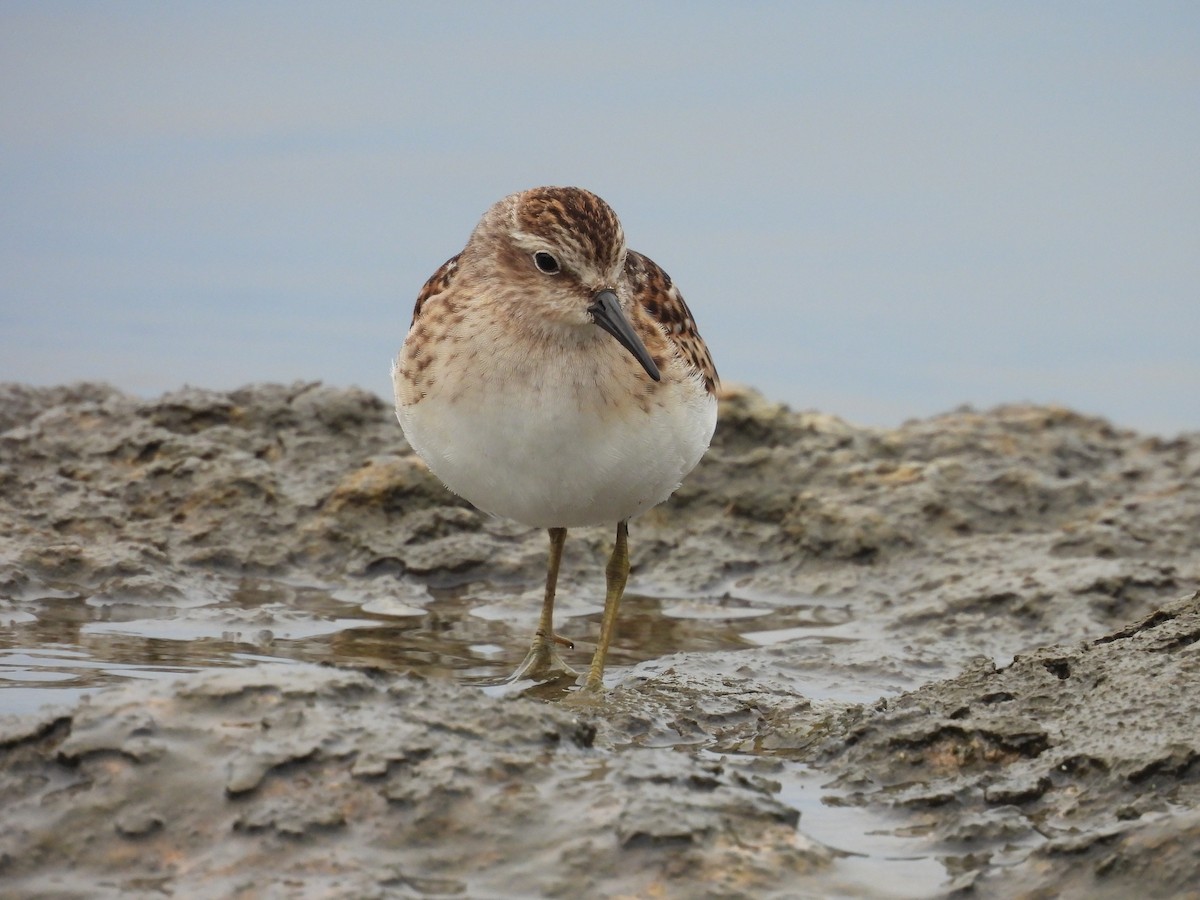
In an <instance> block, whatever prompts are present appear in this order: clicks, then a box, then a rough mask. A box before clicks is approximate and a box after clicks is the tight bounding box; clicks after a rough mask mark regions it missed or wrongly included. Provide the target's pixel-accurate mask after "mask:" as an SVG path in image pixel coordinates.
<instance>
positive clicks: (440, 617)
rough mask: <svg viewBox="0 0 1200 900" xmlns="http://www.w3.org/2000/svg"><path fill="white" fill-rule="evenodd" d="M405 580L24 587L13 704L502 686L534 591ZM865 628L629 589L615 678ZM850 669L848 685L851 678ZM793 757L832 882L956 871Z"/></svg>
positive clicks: (588, 647) (881, 888)
mask: <svg viewBox="0 0 1200 900" xmlns="http://www.w3.org/2000/svg"><path fill="white" fill-rule="evenodd" d="M395 594H396V596H390V594H389V592H386V591H385V592H384V593H382V594H380V593H379V592H378V589H377V588H372V589H371V590H364V592H362V593H355V592H352V591H347V590H345V589H327V588H323V587H319V586H311V585H298V584H292V583H288V582H285V581H273V580H264V579H246V580H244V581H242V582H240V583H239V584H238V585H237V586H236V589H234V590H232V591H230V590H225V591H218V590H214V591H212V592H211V593H207V594H206V593H204V592H199V593H197V594H195V595H189V596H188V597H187V598H185V599H183V600H182V601H181V600H180V599H179V598H172V599H170V600H168V601H162V602H158V601H156V599H155V598H154V597H132V598H131V597H108V596H103V595H96V596H91V597H85V596H82V595H80V594H78V593H74V592H72V591H70V590H69V589H63V590H43V591H41V592H39V593H38V594H36V595H31V596H26V597H21V598H14V600H18V599H19V603H18V602H13V601H10V602H9V605H6V606H3V607H0V624H2V625H4V626H5V627H3V628H2V629H0V714H4V713H27V712H32V711H34V710H36V709H38V708H41V707H45V706H49V705H60V704H61V705H70V704H73V703H75V702H76V701H77V700H78V699H79V698H80V697H81V696H83V695H84V694H86V693H87V692H89V691H92V690H95V689H97V688H101V687H104V686H106V685H111V684H115V683H118V682H121V681H124V680H127V679H154V678H171V677H176V676H178V675H180V674H185V673H188V672H195V671H199V670H202V669H207V668H213V667H226V666H247V665H253V664H255V663H259V662H264V661H272V662H279V661H296V662H310V663H311V662H327V663H332V664H335V665H341V666H370V667H378V668H382V669H385V670H390V671H399V670H413V671H416V672H419V673H423V674H427V675H431V676H441V677H453V678H457V679H460V680H465V681H470V682H472V683H483V684H496V683H498V682H502V681H503V680H504V679H505V678H506V676H508V675H509V674H510V673H511V672H512V671H513V669H514V668H515V667H516V665H517V664H518V663H519V662H520V661H521V659H522V657H523V656H524V652H525V650H526V648H527V646H528V643H527V642H528V640H529V637H530V635H531V633H532V631H533V628H534V627H535V624H536V623H535V618H536V614H537V608H538V597H537V596H536V595H535V594H529V595H527V596H526V595H522V596H520V597H514V596H512V593H511V592H508V593H506V592H505V591H504V590H502V589H499V588H497V587H495V586H492V585H488V584H483V583H478V584H471V585H465V586H459V587H455V588H453V589H444V590H434V591H426V590H425V589H424V588H415V589H414V588H412V587H411V586H399V585H398V586H397V590H396V592H395ZM599 619H600V606H599V604H598V603H592V604H588V603H585V602H578V601H577V602H572V601H570V600H565V601H564V602H563V603H562V609H561V611H560V616H559V621H558V622H557V623H556V624H557V630H558V631H559V633H560V634H561V635H563V636H564V637H566V638H568V639H570V640H572V641H574V642H575V644H576V646H575V648H574V649H573V650H564V651H563V656H564V659H566V661H567V662H568V663H569V664H571V665H573V666H575V667H576V668H577V669H580V670H583V669H584V668H586V666H587V663H588V661H589V660H590V656H591V651H592V649H593V644H592V641H593V640H594V638H595V635H596V633H597V632H598V629H599ZM862 627H863V626H862V623H860V622H857V621H856V620H855V619H854V616H853V613H852V611H851V610H850V609H849V608H847V607H845V606H829V605H826V604H824V603H821V602H805V601H803V600H801V599H791V600H780V598H767V597H752V596H750V597H748V596H739V595H737V594H736V593H734V592H727V593H723V594H722V595H721V596H698V597H658V596H649V595H647V594H639V593H633V592H630V593H628V594H627V595H626V597H625V600H624V602H623V603H622V607H621V615H620V622H619V627H618V633H617V637H616V639H615V642H614V645H613V647H612V648H611V651H610V655H609V666H610V671H609V675H610V681H616V680H619V679H620V677H621V673H622V671H623V670H624V669H625V668H626V667H629V666H632V665H635V664H637V663H641V662H644V661H646V660H652V659H656V658H658V657H663V656H668V655H670V654H675V653H681V652H692V653H695V652H705V651H728V650H735V649H743V648H752V647H771V646H775V645H782V644H785V643H789V642H790V643H793V644H795V645H797V646H799V647H802V646H804V645H805V643H806V642H809V643H811V642H839V643H840V642H854V641H858V640H863V639H865V638H866V637H868V636H867V635H866V634H864V633H863V631H862ZM871 637H874V638H876V639H877V638H878V637H879V636H878V635H873V636H871ZM779 677H780V678H788V677H789V676H788V675H786V674H781V675H780V676H779ZM793 677H794V678H795V681H796V683H795V684H791V685H788V686H791V687H795V688H796V689H797V690H799V691H801V692H802V693H804V694H805V695H806V696H810V697H821V698H822V699H840V700H844V701H855V702H857V701H860V700H863V699H873V698H874V697H878V696H880V695H881V694H884V693H888V692H889V691H890V690H892V689H894V685H893V684H892V683H891V682H890V681H889V679H888V678H885V677H884V676H883V675H882V674H880V676H879V677H878V679H873V678H871V677H870V676H869V675H868V677H867V679H866V681H865V682H864V681H863V679H862V677H861V676H859V677H856V678H855V679H851V680H850V681H846V680H844V679H843V680H842V681H841V682H838V681H837V680H833V681H830V682H829V683H828V684H827V685H826V686H825V687H824V689H822V686H821V685H820V684H818V683H813V682H812V681H811V680H810V679H808V678H801V677H800V676H798V675H796V676H793ZM893 680H894V679H893ZM801 681H803V682H804V683H803V684H801V683H800V682H801ZM851 682H852V683H853V686H852V687H850V688H848V689H847V690H846V691H845V692H844V694H843V695H842V696H839V688H838V686H837V685H838V684H839V683H840V684H850V683H851ZM783 766H784V768H783V772H782V775H781V776H780V777H779V779H778V780H779V781H780V783H781V791H780V798H781V799H782V800H783V801H784V802H786V803H787V804H789V805H791V806H794V807H795V808H797V809H798V810H799V811H800V813H801V821H800V826H799V828H800V831H801V832H802V833H803V834H805V835H806V836H808V837H810V838H812V839H815V840H817V841H819V842H820V843H823V844H825V845H826V846H829V847H831V848H834V849H836V850H838V851H839V852H840V853H841V854H842V855H841V856H840V859H839V861H838V863H837V866H836V869H835V871H834V872H833V873H825V874H824V875H822V876H820V878H819V893H820V895H822V896H830V897H833V896H847V897H850V896H855V897H858V896H877V897H915V896H922V895H927V894H929V893H931V892H933V891H935V890H936V888H937V887H938V886H939V885H941V884H943V883H944V882H945V881H946V878H947V870H946V868H945V866H944V865H943V864H942V863H941V862H939V860H938V855H937V853H936V852H935V851H936V848H932V847H929V846H927V845H925V844H924V843H923V842H922V840H921V839H920V836H919V835H912V834H905V833H903V832H901V831H898V830H897V829H898V828H899V827H900V826H899V824H898V820H897V821H889V820H886V819H884V818H881V817H880V815H879V814H878V813H874V812H871V811H868V810H865V809H861V808H857V807H853V806H848V805H844V804H841V803H839V802H838V795H837V792H836V791H834V790H832V789H830V788H827V787H825V786H824V785H823V784H822V779H821V776H820V774H819V773H814V772H811V771H810V770H808V769H807V768H806V767H804V766H803V765H801V764H798V763H792V762H784V763H783ZM814 886H815V885H814Z"/></svg>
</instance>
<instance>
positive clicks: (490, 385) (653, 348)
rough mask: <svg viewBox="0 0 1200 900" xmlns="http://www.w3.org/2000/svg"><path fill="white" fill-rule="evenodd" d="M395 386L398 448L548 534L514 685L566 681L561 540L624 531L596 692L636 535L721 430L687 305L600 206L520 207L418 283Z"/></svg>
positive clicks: (555, 191) (708, 362) (596, 666)
mask: <svg viewBox="0 0 1200 900" xmlns="http://www.w3.org/2000/svg"><path fill="white" fill-rule="evenodd" d="M392 376H393V384H394V387H395V392H396V413H397V416H398V417H399V419H400V424H401V426H402V427H403V429H404V432H405V435H406V436H407V437H408V439H409V443H410V444H412V446H413V448H414V449H415V450H416V451H417V453H419V454H420V455H421V457H422V458H423V459H424V460H425V461H426V462H427V463H428V465H429V467H430V469H432V470H433V472H434V473H435V474H436V475H437V476H438V477H439V478H441V479H442V481H443V482H444V483H445V484H446V486H447V487H449V488H450V489H451V490H452V491H454V492H455V493H458V494H460V495H461V496H463V497H465V498H466V499H467V500H469V501H471V502H472V503H473V504H475V505H476V506H477V507H479V508H480V509H482V510H484V511H486V512H490V513H493V514H496V515H501V516H506V517H508V518H513V519H516V520H517V521H520V522H524V523H526V524H529V525H535V526H539V527H544V528H547V529H548V530H549V533H550V546H551V558H550V565H549V567H548V572H547V581H546V596H545V600H544V602H543V606H542V617H541V621H540V624H539V628H538V631H537V634H536V636H535V637H534V641H533V646H532V648H531V649H530V652H529V654H528V655H527V656H526V659H525V662H524V663H522V665H521V667H520V668H519V669H518V672H517V675H516V676H514V677H525V676H528V677H534V678H539V679H540V678H546V677H550V676H555V675H560V674H563V673H565V672H569V671H570V670H569V669H568V668H567V666H565V664H563V662H562V661H561V659H559V656H558V653H557V651H556V650H555V649H554V641H555V638H554V633H553V627H552V616H553V605H554V592H555V583H556V581H557V573H558V564H559V560H560V558H561V553H562V544H563V540H564V539H565V536H566V529H567V528H569V527H575V526H578V525H586V524H602V523H606V522H607V523H612V522H616V523H617V541H616V545H615V547H614V550H613V554H612V557H611V558H610V560H609V565H608V569H607V580H608V591H607V595H606V598H605V611H604V617H603V620H602V623H601V635H600V640H599V642H598V644H597V648H596V652H595V654H594V656H593V659H592V665H591V667H590V669H589V671H588V676H587V681H586V684H585V687H587V688H588V689H592V690H594V689H597V688H599V687H600V685H601V683H602V677H603V668H604V658H605V655H606V653H607V649H608V645H609V642H610V641H611V639H612V634H613V630H614V626H615V621H616V614H617V608H618V605H619V603H620V599H621V595H622V593H623V591H624V585H625V580H626V578H627V576H628V572H629V559H628V551H627V543H626V536H627V522H628V520H629V519H630V518H631V517H633V516H636V515H638V514H640V513H642V512H644V511H645V510H647V509H649V508H650V507H652V506H654V505H656V504H658V503H661V502H662V501H663V500H665V499H666V498H667V497H668V496H670V494H671V493H672V492H673V491H674V490H675V488H677V487H678V486H679V483H680V481H681V480H682V478H683V476H684V475H686V474H687V473H688V472H689V471H690V470H691V469H692V468H693V467H694V466H695V465H696V463H697V462H698V461H699V459H700V457H701V456H702V455H703V453H704V450H705V449H706V448H707V446H708V442H709V439H710V438H711V436H712V431H713V427H714V426H715V423H716V397H715V392H716V387H717V373H716V369H715V367H714V366H713V362H712V357H711V356H710V355H709V352H708V348H707V346H706V345H705V343H704V340H703V339H702V338H701V337H700V334H699V332H698V331H697V329H696V324H695V320H694V319H693V318H692V314H691V310H689V309H688V306H687V304H686V303H685V302H684V300H683V297H682V295H681V294H680V293H679V291H678V290H677V289H676V287H675V286H674V284H673V283H672V282H671V279H670V277H669V276H668V275H667V274H666V272H664V271H663V270H662V269H661V268H660V267H659V266H657V265H656V264H655V263H654V262H653V261H651V260H650V259H649V258H648V257H646V256H644V255H642V254H640V253H638V252H636V251H633V250H629V249H628V248H627V247H626V245H625V235H624V232H623V230H622V228H621V223H620V221H619V220H618V219H617V216H616V214H615V213H614V212H613V211H612V209H611V208H610V207H609V206H608V204H606V203H605V202H604V201H603V200H601V199H600V198H599V197H597V196H596V195H595V194H592V193H590V192H588V191H585V190H582V189H580V188H553V187H547V188H534V189H533V190H529V191H524V192H521V193H518V194H512V195H510V196H508V197H506V198H504V199H503V200H501V201H500V202H498V203H496V204H495V205H493V206H492V207H491V208H490V209H489V210H488V211H487V212H486V213H485V214H484V216H483V218H482V219H481V220H480V222H479V224H478V225H477V226H476V228H475V230H474V231H473V232H472V234H471V237H470V240H468V242H467V245H466V247H464V248H463V250H462V251H461V252H460V253H459V254H458V255H457V256H454V257H452V258H451V259H449V260H448V261H447V262H446V263H444V264H443V265H442V266H441V268H439V269H438V270H437V272H435V273H434V275H433V276H432V277H431V278H430V279H429V280H428V281H427V282H426V283H425V286H424V287H423V288H422V290H421V292H420V294H419V295H418V297H417V302H416V305H415V307H414V310H413V319H412V324H411V327H410V328H409V333H408V337H407V338H406V339H405V341H404V346H403V347H402V348H401V351H400V355H399V357H398V358H397V360H396V363H395V365H394V367H393V372H392Z"/></svg>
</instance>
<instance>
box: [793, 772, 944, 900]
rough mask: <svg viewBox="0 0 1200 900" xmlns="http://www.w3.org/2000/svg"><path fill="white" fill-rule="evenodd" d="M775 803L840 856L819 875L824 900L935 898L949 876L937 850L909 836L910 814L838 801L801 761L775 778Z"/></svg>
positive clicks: (822, 778) (822, 777)
mask: <svg viewBox="0 0 1200 900" xmlns="http://www.w3.org/2000/svg"><path fill="white" fill-rule="evenodd" d="M773 777H774V778H775V780H777V781H779V782H780V785H781V787H780V791H779V795H778V796H779V799H780V800H781V801H783V802H784V803H786V804H788V805H789V806H792V807H794V808H795V809H798V810H799V811H800V825H799V829H800V831H801V832H802V833H803V834H804V835H806V836H807V837H810V838H812V839H813V840H815V841H819V842H820V843H822V844H824V845H825V846H826V847H828V848H830V849H831V850H835V851H837V852H838V853H839V854H840V857H839V859H838V861H837V863H836V864H835V867H834V870H833V871H832V872H827V873H824V874H822V876H821V896H822V897H829V898H833V897H847V898H861V897H871V898H897V900H899V898H912V897H930V896H934V895H935V894H936V893H937V892H938V889H939V888H945V885H946V882H947V881H948V880H949V879H950V878H951V875H950V873H949V872H948V871H947V869H946V866H945V865H944V864H943V863H942V862H941V861H940V860H939V858H938V855H937V854H936V853H935V850H936V849H937V848H935V847H934V846H932V845H931V844H930V843H928V842H927V841H924V840H923V839H922V838H921V837H920V835H919V834H914V833H912V831H911V829H912V820H911V817H909V816H899V815H897V816H895V817H891V816H888V815H887V814H886V813H881V812H879V811H878V810H875V809H870V808H865V807H861V806H853V805H850V804H847V803H844V802H842V800H841V797H840V795H839V794H838V793H837V792H836V791H835V790H834V789H832V788H828V787H826V786H825V785H826V783H827V782H828V781H829V777H828V776H827V775H823V774H822V773H820V772H814V771H812V770H810V769H808V768H807V767H806V766H803V765H801V764H799V763H791V764H788V765H787V766H786V767H785V769H784V770H783V772H781V773H779V774H778V775H775V776H773Z"/></svg>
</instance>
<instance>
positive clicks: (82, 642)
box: [0, 579, 850, 713]
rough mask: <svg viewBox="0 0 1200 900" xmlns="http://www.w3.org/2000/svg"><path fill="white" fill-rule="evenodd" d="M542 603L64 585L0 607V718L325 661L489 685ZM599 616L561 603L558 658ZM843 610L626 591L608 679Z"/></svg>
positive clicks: (455, 596)
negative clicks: (157, 685) (107, 692)
mask: <svg viewBox="0 0 1200 900" xmlns="http://www.w3.org/2000/svg"><path fill="white" fill-rule="evenodd" d="M537 608H538V601H537V598H536V596H535V595H532V594H531V595H528V596H525V595H519V596H518V595H514V594H512V593H511V592H510V593H508V594H506V593H505V592H503V591H501V590H499V589H498V588H496V587H495V586H493V585H488V584H484V583H478V584H471V585H465V586H459V587H455V588H450V589H442V590H433V591H430V590H427V589H426V588H424V587H420V586H416V587H414V586H412V585H403V584H400V583H398V582H392V583H389V584H381V583H376V582H370V583H364V585H363V587H362V589H347V588H345V587H344V586H342V587H336V588H328V587H322V586H314V585H302V584H293V583H289V582H286V581H277V580H271V579H242V580H239V581H237V582H234V583H232V584H230V585H228V587H227V589H226V590H225V591H224V592H222V591H220V590H215V589H214V590H209V591H203V592H197V593H194V594H189V595H187V596H178V597H177V596H172V597H168V598H155V597H153V596H148V597H147V596H138V597H127V596H119V595H118V596H109V595H105V594H95V595H91V596H87V595H85V594H83V593H81V592H77V591H71V590H66V589H46V590H42V591H37V592H30V593H28V594H27V595H26V596H22V597H20V598H16V597H8V598H2V597H0V625H6V626H7V627H4V628H2V629H0V713H4V712H16V711H27V710H30V709H36V708H37V707H38V706H39V705H41V704H43V703H50V702H62V701H63V700H65V699H66V697H67V695H66V694H65V693H63V692H65V691H70V692H71V696H72V697H74V696H76V695H77V694H78V693H80V692H81V691H83V690H86V689H89V688H96V687H101V686H103V685H107V684H111V683H114V682H117V681H121V680H123V679H128V678H157V677H164V676H168V675H177V674H180V673H186V672H192V671H197V670H200V669H205V668H212V667H216V666H238V665H247V664H250V663H251V662H255V661H260V660H272V661H281V660H282V661H286V660H298V661H304V662H327V663H331V664H334V665H347V666H371V667H377V668H382V669H386V670H415V671H418V672H421V673H423V674H428V675H432V676H444V677H456V678H461V679H464V680H470V681H483V682H489V681H498V680H501V679H503V678H504V677H505V676H507V675H508V674H509V673H510V672H512V671H513V670H514V669H515V668H516V666H517V664H518V663H519V662H520V661H521V659H522V658H523V657H524V655H525V651H526V649H527V648H528V642H529V639H530V637H531V635H532V632H533V628H534V627H535V626H534V623H535V617H536V614H537ZM600 612H601V610H600V606H599V605H598V604H588V603H586V602H582V601H581V602H577V603H575V604H573V605H572V604H566V608H565V609H564V610H563V611H562V612H561V613H560V617H559V621H558V627H557V630H558V631H559V633H560V634H562V635H563V636H564V637H566V638H568V639H569V640H572V641H574V642H575V649H574V650H566V651H564V653H563V655H564V658H565V659H566V661H567V662H568V664H570V665H572V666H575V667H576V668H577V669H580V670H581V671H582V670H584V669H586V667H587V664H588V662H589V661H590V658H591V653H592V650H593V649H594V646H595V645H594V641H595V639H596V636H597V634H598V632H599V621H600ZM849 618H850V617H849V613H848V612H847V611H846V610H832V611H831V610H830V609H829V608H827V607H824V606H820V605H814V604H808V603H802V602H795V603H791V604H781V603H780V601H779V600H778V598H775V599H774V600H772V601H766V600H759V599H748V598H745V597H738V596H735V595H732V594H727V595H723V596H719V597H653V596H647V595H645V594H636V593H629V594H627V595H626V597H625V600H624V602H623V603H622V607H621V617H620V621H619V626H618V630H617V636H616V639H615V641H614V643H613V646H612V648H611V650H610V652H609V665H610V667H611V669H612V670H613V671H618V670H619V669H620V667H622V666H631V665H634V664H636V663H639V662H642V661H645V660H649V659H654V658H656V657H660V656H664V655H667V654H671V653H678V652H697V651H714V650H734V649H739V648H745V647H750V646H761V645H762V644H764V643H769V642H770V637H769V636H771V635H784V634H788V635H791V634H794V633H810V632H812V631H814V630H815V631H818V632H819V631H822V630H826V629H830V628H834V627H836V626H838V625H841V624H845V623H846V622H847V621H848V620H849Z"/></svg>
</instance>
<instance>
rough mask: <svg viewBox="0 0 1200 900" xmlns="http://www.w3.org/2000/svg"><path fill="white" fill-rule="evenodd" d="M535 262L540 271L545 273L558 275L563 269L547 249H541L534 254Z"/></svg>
mask: <svg viewBox="0 0 1200 900" xmlns="http://www.w3.org/2000/svg"><path fill="white" fill-rule="evenodd" d="M533 264H534V265H535V266H537V267H538V271H539V272H541V273H542V274H543V275H557V274H558V273H559V271H560V270H561V267H560V266H559V264H558V260H557V259H555V258H554V256H553V255H552V254H549V253H547V252H546V251H545V250H539V251H538V252H537V253H535V254H533Z"/></svg>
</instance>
